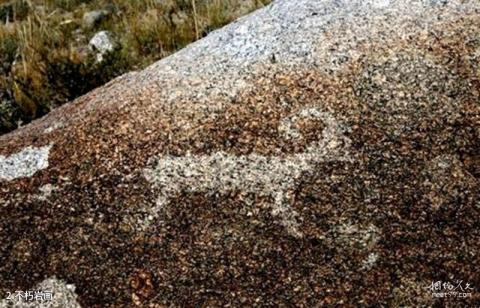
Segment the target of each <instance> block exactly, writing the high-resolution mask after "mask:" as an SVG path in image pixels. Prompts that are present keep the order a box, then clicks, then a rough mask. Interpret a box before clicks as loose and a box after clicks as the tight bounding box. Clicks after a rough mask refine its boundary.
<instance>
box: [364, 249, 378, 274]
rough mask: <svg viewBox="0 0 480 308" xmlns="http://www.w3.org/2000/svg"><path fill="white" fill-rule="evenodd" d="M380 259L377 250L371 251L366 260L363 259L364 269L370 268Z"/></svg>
mask: <svg viewBox="0 0 480 308" xmlns="http://www.w3.org/2000/svg"><path fill="white" fill-rule="evenodd" d="M377 260H378V254H377V253H375V252H371V253H369V254H368V257H367V259H366V260H364V261H363V267H362V268H363V269H364V270H370V269H371V268H372V267H373V266H374V265H375V263H377Z"/></svg>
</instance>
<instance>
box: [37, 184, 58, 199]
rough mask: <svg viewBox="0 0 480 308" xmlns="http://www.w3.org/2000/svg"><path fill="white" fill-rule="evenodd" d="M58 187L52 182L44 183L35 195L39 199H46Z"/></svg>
mask: <svg viewBox="0 0 480 308" xmlns="http://www.w3.org/2000/svg"><path fill="white" fill-rule="evenodd" d="M57 189H58V187H56V186H54V185H52V184H46V185H43V186H42V187H40V188H39V191H40V193H39V194H38V195H36V196H35V198H36V199H37V200H39V201H46V200H47V199H48V198H50V196H51V195H52V193H53V192H54V191H55V190H57Z"/></svg>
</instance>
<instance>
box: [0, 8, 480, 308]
mask: <svg viewBox="0 0 480 308" xmlns="http://www.w3.org/2000/svg"><path fill="white" fill-rule="evenodd" d="M479 62H480V3H479V2H478V1H476V0H471V1H460V0H458V1H455V0H451V1H440V0H423V1H421V0H416V1H414V0H409V1H406V0H397V1H394V0H391V1H390V0H371V1H360V0H348V1H347V0H345V1H342V0H295V1H293V0H277V1H275V2H274V3H273V4H272V5H270V6H268V7H266V8H264V9H262V10H259V11H257V12H255V13H253V14H251V15H249V16H247V17H245V18H242V19H240V20H238V21H237V22H235V23H233V24H231V25H229V26H227V27H225V28H223V29H221V30H219V31H215V32H213V33H212V34H210V35H209V36H208V37H206V38H205V39H202V40H200V41H198V42H196V43H194V44H192V45H190V46H188V47H187V48H185V49H183V50H182V51H180V52H178V53H176V54H175V55H173V56H171V57H168V58H166V59H164V60H162V61H160V62H157V63H155V64H153V65H152V66H150V67H148V68H147V69H145V70H144V71H141V72H132V73H129V74H126V75H124V76H121V77H119V78H117V79H116V80H114V81H112V82H110V83H108V84H107V85H105V86H104V87H102V88H99V89H97V90H95V91H92V92H90V93H89V94H87V95H85V96H83V97H81V98H79V99H77V100H76V101H74V102H73V103H71V104H68V105H65V106H63V107H60V108H58V109H56V110H54V111H53V112H51V113H50V114H49V115H48V116H46V117H44V118H42V119H40V120H38V121H35V122H33V123H31V124H30V125H27V126H26V127H22V128H21V129H18V130H16V131H14V132H12V133H10V134H7V135H4V136H1V137H0V214H1V216H2V219H1V220H0V243H1V245H0V294H7V292H13V291H15V290H31V289H35V288H36V287H35V286H37V288H38V286H42V284H43V285H45V283H46V282H48V283H47V285H52V284H53V285H57V286H58V289H59V290H69V291H68V292H70V293H71V292H73V291H74V292H75V294H73V295H72V294H70V293H69V294H70V295H68V296H66V295H62V294H65V292H67V291H63V293H62V291H59V293H60V295H62V296H63V297H61V298H65V299H70V300H65V301H64V303H63V305H64V306H73V307H76V306H77V305H78V304H80V305H82V306H83V307H104V306H112V307H113V306H114V307H119V306H133V305H138V306H142V307H162V306H165V305H166V306H170V305H172V306H221V305H222V306H223V305H231V306H291V305H296V306H305V307H315V306H329V305H337V306H373V305H381V306H401V305H407V306H421V305H426V306H430V305H447V304H448V305H449V306H456V305H458V306H469V305H474V303H478V302H479V301H480V292H479V291H478V288H480V275H479V274H478V266H479V264H480V251H479V250H480V247H479V242H480V228H479V227H480V202H479V193H480V190H479V176H480V140H479V136H480V66H479V64H480V63H479ZM52 281H53V282H52ZM439 282H440V284H439ZM453 284H455V286H456V287H457V292H458V291H460V290H459V289H458V286H459V285H460V286H461V287H462V288H463V289H465V294H467V295H465V296H450V297H448V298H441V297H438V296H439V295H438V294H441V292H443V291H442V290H441V289H442V287H443V288H445V287H447V289H448V287H449V286H450V285H453ZM66 286H68V287H66ZM439 286H440V289H439V288H438V287H439ZM447 291H451V290H446V291H445V292H447ZM7 304H8V303H7ZM7 304H6V302H5V301H4V303H3V305H7Z"/></svg>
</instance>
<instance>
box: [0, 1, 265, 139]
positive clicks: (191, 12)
mask: <svg viewBox="0 0 480 308" xmlns="http://www.w3.org/2000/svg"><path fill="white" fill-rule="evenodd" d="M268 2H270V0H118V1H107V0H11V1H3V2H2V1H1V0H0V134H1V133H6V132H8V131H11V130H13V129H15V128H16V127H17V126H18V125H19V124H22V123H23V124H24V123H28V122H30V121H31V120H33V119H35V118H38V117H40V116H42V115H44V114H46V113H48V112H49V111H50V110H51V109H52V108H55V107H57V106H59V105H62V104H64V103H66V102H68V101H71V100H72V99H74V98H76V97H78V96H80V95H82V94H84V93H86V92H88V91H90V90H92V89H94V88H96V87H98V86H101V85H102V84H104V83H105V82H107V81H109V80H110V79H112V78H114V77H116V76H118V75H120V74H122V73H124V72H127V71H131V70H138V69H141V68H143V67H145V66H146V65H148V64H151V63H152V62H154V61H156V60H158V59H161V58H163V57H165V56H167V55H169V54H171V53H173V52H175V51H176V50H178V49H180V48H182V47H184V46H185V45H187V44H189V43H191V42H192V41H194V40H196V39H198V38H201V37H203V36H205V35H206V34H207V33H208V32H210V31H211V30H213V29H216V28H218V27H221V26H223V25H225V24H227V23H229V22H231V21H232V20H234V19H236V18H238V17H239V16H241V15H244V14H246V13H248V12H250V11H252V10H254V9H256V8H259V7H262V6H264V5H266V4H267V3H268ZM103 30H106V31H109V32H110V33H111V34H112V35H113V37H114V38H115V41H116V42H117V45H118V48H115V49H114V50H113V51H111V52H109V53H108V54H106V55H105V57H103V60H102V61H99V60H98V59H97V57H96V54H95V51H93V50H91V49H90V48H89V47H88V44H89V41H90V39H91V38H92V37H93V36H94V35H95V34H96V33H98V32H99V31H103Z"/></svg>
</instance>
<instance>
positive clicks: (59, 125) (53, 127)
mask: <svg viewBox="0 0 480 308" xmlns="http://www.w3.org/2000/svg"><path fill="white" fill-rule="evenodd" d="M63 127H64V124H63V123H62V122H55V123H53V124H52V125H50V126H49V127H47V128H45V129H44V130H43V133H44V134H50V133H51V132H53V131H56V130H57V129H59V128H63Z"/></svg>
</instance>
